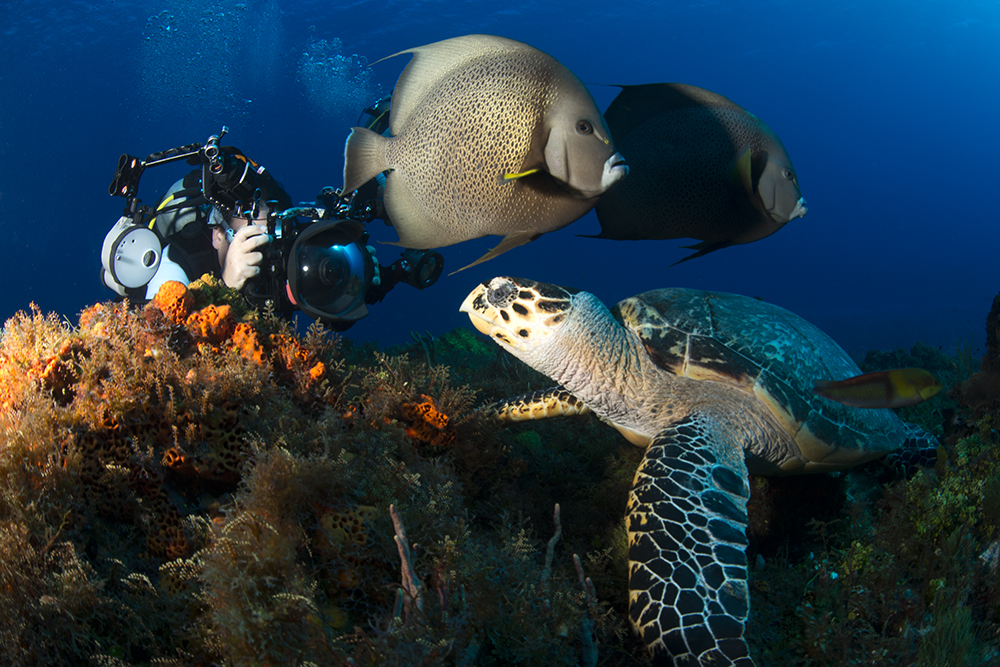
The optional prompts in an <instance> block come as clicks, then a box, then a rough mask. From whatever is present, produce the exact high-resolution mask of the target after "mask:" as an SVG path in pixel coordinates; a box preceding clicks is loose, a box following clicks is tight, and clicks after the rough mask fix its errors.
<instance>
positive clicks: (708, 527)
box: [626, 413, 753, 667]
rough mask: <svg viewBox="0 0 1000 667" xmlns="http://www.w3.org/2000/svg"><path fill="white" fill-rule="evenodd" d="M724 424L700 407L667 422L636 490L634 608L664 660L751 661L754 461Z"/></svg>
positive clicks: (631, 520) (630, 518)
mask: <svg viewBox="0 0 1000 667" xmlns="http://www.w3.org/2000/svg"><path fill="white" fill-rule="evenodd" d="M721 431H722V428H721V427H720V426H719V425H718V423H717V422H716V421H715V420H714V419H713V418H712V417H711V416H710V415H705V414H702V413H695V414H693V415H690V416H688V417H686V418H684V419H682V420H681V421H678V422H676V423H675V424H673V425H671V426H670V427H668V428H666V429H665V430H663V431H661V432H660V433H659V434H658V435H657V436H656V437H654V438H653V440H652V441H651V442H650V444H649V447H648V448H647V450H646V455H645V458H644V459H643V461H642V465H640V466H639V470H638V471H637V472H636V475H635V481H634V482H633V484H632V491H631V492H630V493H629V500H628V510H627V514H626V525H627V526H628V539H629V554H628V555H629V616H630V617H631V619H632V624H633V626H634V627H635V628H636V630H637V632H638V633H639V634H640V635H641V636H642V639H643V641H644V642H645V644H646V647H647V648H648V649H649V651H650V653H651V654H652V656H653V659H654V662H655V663H657V664H661V663H662V664H666V665H671V664H676V665H691V666H694V665H712V666H713V667H722V666H724V665H736V666H738V667H750V666H752V665H753V661H752V660H751V659H750V653H749V650H748V649H747V644H746V641H745V640H744V639H743V628H744V624H745V622H746V619H747V614H748V612H749V609H750V595H749V591H748V588H747V558H746V547H747V539H746V527H747V513H746V505H747V500H748V498H749V489H748V485H747V469H746V465H745V464H744V462H743V453H742V451H741V448H740V447H738V446H736V445H734V443H733V442H732V441H731V440H730V439H728V438H727V437H726V435H725V434H724V433H722V432H721ZM671 660H672V661H673V662H671Z"/></svg>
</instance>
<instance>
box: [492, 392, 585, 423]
mask: <svg viewBox="0 0 1000 667" xmlns="http://www.w3.org/2000/svg"><path fill="white" fill-rule="evenodd" d="M483 411H484V412H485V413H486V414H488V415H491V416H492V417H494V418H495V419H497V420H498V421H502V422H523V421H532V420H534V419H548V418H549V417H569V416H571V415H583V414H587V413H588V412H590V408H588V407H587V406H586V405H584V404H583V401H581V400H580V399H578V398H577V397H576V396H574V395H573V394H571V393H569V392H568V391H566V390H565V389H563V388H562V387H550V388H549V389H539V390H538V391H533V392H531V393H530V394H523V395H521V396H517V397H515V398H511V399H507V400H503V401H497V402H496V403H491V404H490V405H487V406H486V407H485V408H483Z"/></svg>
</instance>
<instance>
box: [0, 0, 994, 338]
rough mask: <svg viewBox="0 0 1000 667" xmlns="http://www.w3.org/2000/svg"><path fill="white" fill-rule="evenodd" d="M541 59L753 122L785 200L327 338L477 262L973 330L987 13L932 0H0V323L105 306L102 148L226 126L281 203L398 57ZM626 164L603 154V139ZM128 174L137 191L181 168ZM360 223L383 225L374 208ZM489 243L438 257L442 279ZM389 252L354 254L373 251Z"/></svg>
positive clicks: (568, 235) (589, 220) (863, 327)
mask: <svg viewBox="0 0 1000 667" xmlns="http://www.w3.org/2000/svg"><path fill="white" fill-rule="evenodd" d="M478 32H481V33H492V34H497V35H503V36H506V37H510V38H513V39H518V40H521V41H524V42H527V43H529V44H531V45H533V46H535V47H537V48H539V49H541V50H543V51H546V52H548V53H550V54H551V55H553V56H555V57H556V58H558V59H559V60H560V61H562V62H563V63H564V64H565V65H566V66H568V67H569V68H570V69H571V70H573V71H574V72H575V73H576V74H577V75H578V76H579V77H580V78H581V79H583V80H584V81H585V82H587V83H588V84H592V87H591V90H592V92H593V93H594V96H595V98H596V99H597V101H598V104H599V106H601V108H602V109H603V108H605V107H606V106H607V104H608V103H610V101H611V100H612V99H613V98H614V95H615V93H616V91H617V89H615V88H613V87H609V86H606V85H600V84H634V83H647V82H658V81H672V82H682V83H689V84H694V85H697V86H701V87H704V88H708V89H709V90H712V91H714V92H717V93H720V94H722V95H725V96H727V97H729V98H730V99H731V100H733V101H734V102H736V103H738V104H740V105H742V106H743V107H745V108H746V109H748V110H750V111H752V112H753V113H755V114H756V115H758V116H759V117H760V118H762V119H763V120H764V121H765V122H766V123H767V124H768V125H770V127H771V128H772V129H774V130H775V131H776V132H777V134H778V135H779V136H780V137H781V139H782V141H783V142H784V144H785V146H786V147H787V149H788V151H789V154H790V155H791V157H792V159H793V160H794V163H795V167H796V169H797V171H798V174H799V182H800V184H801V187H802V192H803V195H804V196H805V198H806V199H807V200H808V204H809V213H808V215H807V216H806V217H804V218H802V219H798V220H794V221H793V222H791V223H789V224H788V225H787V226H786V227H785V228H784V229H783V230H781V231H780V232H778V233H777V234H775V235H774V236H771V237H769V238H766V239H764V240H762V241H759V242H756V243H753V244H749V245H743V246H736V247H732V248H727V249H724V250H722V251H719V252H716V253H713V254H711V255H709V256H707V257H704V258H701V259H698V260H695V261H691V262H686V263H684V264H682V265H679V266H674V267H670V266H669V265H670V264H672V263H673V262H675V261H677V260H678V259H680V258H682V257H684V256H685V255H686V254H688V253H689V252H690V251H688V250H684V249H682V248H679V247H678V246H680V245H683V244H685V241H683V240H673V241H646V242H615V241H606V240H598V239H585V238H578V237H577V236H576V234H596V233H597V232H598V231H599V225H598V223H597V219H596V217H595V215H594V214H593V213H590V214H588V215H587V216H585V217H584V218H582V219H581V220H579V221H577V222H576V223H574V224H572V225H570V226H569V227H567V228H565V229H563V230H560V231H558V232H555V233H551V234H547V235H545V236H543V237H542V238H540V239H539V240H537V241H535V242H534V243H531V244H529V245H528V246H525V247H522V248H518V249H515V250H513V251H511V252H508V253H507V254H504V255H502V256H501V257H499V258H497V259H495V260H492V261H489V262H487V263H485V264H482V265H479V266H477V267H474V268H472V269H469V270H467V271H463V272H461V273H459V274H457V275H454V276H445V277H442V278H441V280H440V281H439V282H438V284H436V285H435V286H434V287H432V288H430V289H427V290H425V291H422V292H417V291H414V290H412V289H411V288H409V287H407V286H399V287H398V288H397V289H396V290H395V291H393V292H392V293H390V294H389V295H388V296H387V297H386V299H385V300H384V301H383V302H382V303H381V304H376V305H374V306H372V307H371V308H370V315H369V317H368V318H367V319H366V320H364V321H362V322H361V323H359V324H358V325H357V326H355V327H354V328H353V329H351V330H350V331H349V332H348V334H347V335H348V336H349V337H350V338H353V339H356V340H367V339H377V340H379V341H380V342H382V343H384V344H392V343H399V342H408V341H409V333H410V332H411V331H423V330H429V331H430V332H431V334H433V335H440V334H442V333H444V332H446V331H448V330H450V329H452V328H455V327H459V326H468V320H467V318H466V317H465V316H464V315H461V314H460V313H458V306H459V304H460V303H461V301H462V299H463V298H464V296H465V295H466V294H467V293H468V292H469V291H470V289H471V288H472V287H473V286H474V285H475V284H476V283H478V282H480V281H482V280H486V279H488V278H491V277H493V276H495V275H501V274H506V275H523V276H526V277H531V278H536V279H540V280H544V281H548V282H555V283H561V284H565V285H571V286H574V287H579V288H582V289H587V290H589V291H592V292H594V293H596V294H598V295H599V296H600V297H601V298H602V299H604V300H605V301H606V302H608V303H613V302H615V301H617V300H619V299H621V298H624V297H626V296H629V295H632V294H635V293H638V292H641V291H645V290H647V289H653V288H657V287H664V286H684V287H696V288H704V289H715V290H723V291H732V292H738V293H743V294H748V295H752V296H759V297H761V298H763V299H765V300H767V301H771V302H773V303H776V304H779V305H781V306H784V307H786V308H789V309H790V310H792V311H794V312H796V313H798V314H800V315H802V316H804V317H806V318H807V319H809V320H811V321H813V322H815V323H816V324H818V325H819V326H820V327H822V328H823V329H825V330H826V331H827V332H828V333H830V334H831V335H832V336H833V337H834V338H835V339H836V340H837V341H838V342H840V343H841V344H842V345H843V346H844V347H845V348H846V349H847V350H848V351H850V352H852V353H855V354H861V353H863V351H864V350H866V349H869V348H873V347H878V348H894V347H909V346H910V345H912V344H913V343H914V342H915V341H918V340H919V341H924V342H927V343H930V344H932V345H935V346H941V347H943V348H945V349H946V350H947V349H950V348H952V347H953V346H954V345H955V344H956V342H959V343H963V344H964V343H968V341H969V340H970V337H971V339H972V340H974V342H975V344H976V346H977V347H981V346H982V342H983V330H984V319H985V316H986V313H987V311H988V310H989V307H990V304H991V302H992V299H993V296H994V295H995V294H996V293H997V291H998V290H1000V279H998V271H997V259H996V257H997V248H998V246H1000V243H998V241H1000V229H998V223H1000V215H998V212H997V204H996V196H995V192H996V191H997V183H998V181H1000V167H998V165H997V161H996V159H995V153H996V148H997V115H996V109H997V108H998V107H1000V86H998V85H997V82H998V81H1000V4H998V3H996V2H992V1H978V2H977V1H972V0H935V1H901V0H892V1H890V0H874V1H871V2H864V3H861V2H838V3H808V6H807V5H805V4H804V3H796V2H791V1H786V0H755V1H744V0H739V1H737V0H731V1H715V2H713V1H703V2H689V3H683V2H676V3H675V2H670V3H667V2H653V1H637V2H630V3H608V2H594V1H593V0H578V1H577V2H572V3H569V2H547V1H545V0H536V1H535V2H507V3H503V4H499V5H498V4H496V3H484V2H473V1H466V2H460V1H457V0H448V1H447V2H444V1H432V0H423V1H421V0H405V1H400V0H383V1H379V2H376V1H356V2H340V3H337V2H334V3H331V2H325V1H324V2H321V1H318V0H249V1H248V2H237V1H236V0H208V1H207V2H206V1H204V0H199V1H198V2H194V1H193V0H174V1H172V2H164V1H162V0H115V1H109V2H85V1H83V0H75V1H72V2H70V1H67V0H60V1H59V2H55V1H54V0H31V1H30V2H29V1H28V0H6V2H5V3H3V6H2V7H0V36H2V39H0V230H2V232H3V238H4V240H5V242H6V243H5V246H4V251H3V257H4V261H3V263H2V266H0V279H2V283H3V284H4V285H6V286H7V288H6V289H5V290H3V291H2V294H0V317H2V318H4V319H6V318H7V317H9V316H11V315H12V314H13V313H14V312H15V311H17V310H19V309H24V308H26V307H27V305H28V303H29V302H35V303H37V304H38V305H39V306H40V307H41V309H42V310H43V311H56V312H59V313H62V314H65V315H66V316H67V317H68V318H70V319H71V320H74V319H75V315H76V314H77V313H78V312H79V311H80V310H81V309H83V308H84V307H86V306H87V305H88V304H90V303H93V302H94V301H97V300H101V299H105V298H109V297H110V296H111V293H110V292H109V291H108V290H107V289H106V288H104V287H103V286H102V285H101V283H100V280H99V268H100V258H99V251H100V248H101V243H102V241H103V238H104V235H105V233H106V232H107V230H108V229H109V227H110V226H111V225H112V224H113V223H114V221H115V220H116V219H117V218H118V216H119V214H120V212H121V208H122V200H120V199H112V198H111V197H109V196H108V194H107V186H108V183H109V182H110V180H111V176H112V174H113V172H114V168H115V166H116V164H117V159H118V156H119V155H120V154H121V153H125V152H127V153H131V154H134V155H139V156H145V155H147V154H149V153H152V152H154V151H159V150H163V149H166V148H169V147H173V146H178V145H181V144H187V143H191V142H195V141H203V140H204V139H205V138H206V137H207V136H208V135H209V134H212V133H216V132H218V131H219V129H220V128H221V126H222V125H227V126H228V127H229V128H230V135H229V137H228V138H227V140H228V141H229V142H231V143H233V144H235V145H237V146H239V147H241V148H242V149H243V151H245V152H246V153H247V154H248V155H250V156H251V157H253V158H254V159H255V160H257V161H258V162H260V163H262V164H264V165H265V166H266V167H267V168H268V169H270V171H271V172H272V173H273V174H274V175H275V176H276V177H277V178H278V179H279V180H280V181H281V182H282V183H283V184H284V185H285V186H286V188H287V189H288V190H289V192H290V193H291V195H292V197H293V198H294V199H296V200H307V199H312V197H313V196H314V195H315V194H316V193H317V192H318V191H319V189H320V188H322V187H323V186H326V185H333V186H339V185H340V184H341V183H342V166H343V143H344V140H345V138H346V136H347V133H348V130H349V127H350V126H351V125H352V124H354V123H355V121H356V118H357V115H358V111H359V110H360V109H361V108H362V107H363V106H364V105H365V104H367V103H368V102H369V101H371V100H374V99H375V97H377V96H378V95H380V94H383V93H386V92H388V91H389V90H391V88H392V86H393V83H394V81H395V79H396V77H397V76H398V74H399V72H400V71H401V68H402V67H403V66H404V65H405V60H404V59H403V58H398V59H392V60H388V61H385V62H382V63H378V64H377V65H375V66H374V67H372V68H371V69H370V70H368V69H366V68H365V67H364V65H365V63H366V62H368V61H370V62H374V61H376V60H378V59H379V58H382V57H384V56H387V55H390V54H392V53H395V52H397V51H400V50H403V49H406V48H410V47H413V46H418V45H422V44H426V43H430V42H433V41H437V40H440V39H445V38H448V37H453V36H457V35H462V34H467V33H478ZM625 157H626V158H627V157H628V156H627V155H626V156H625ZM183 170H184V168H183V167H180V166H178V167H173V166H170V167H162V168H158V169H157V170H151V171H150V172H148V173H147V175H146V176H145V177H144V179H143V184H142V188H141V190H140V192H141V194H142V196H143V198H144V200H145V201H147V202H148V203H152V202H153V201H154V200H155V198H156V194H157V192H158V191H159V189H161V188H163V187H166V185H168V184H169V183H170V182H172V181H173V180H174V179H176V178H178V177H179V176H180V175H182V173H183ZM370 227H371V232H372V236H373V239H374V240H381V241H392V240H395V238H396V237H395V234H394V232H393V231H392V230H391V229H390V228H386V227H384V226H382V225H381V223H374V224H373V225H371V226H370ZM497 241H498V239H497V238H495V237H490V238H487V239H480V240H477V241H470V242H466V243H463V244H460V245H456V246H450V247H447V248H444V249H442V250H441V252H442V254H443V255H444V257H445V260H446V272H447V271H451V270H454V269H456V268H458V267H461V266H464V265H465V264H468V263H469V262H471V261H472V260H474V259H475V258H477V257H479V256H480V255H481V254H483V253H484V252H485V251H486V250H487V249H488V248H490V247H492V246H493V245H495V244H496V242H497ZM398 252H399V251H398V249H396V248H395V247H394V246H388V245H385V246H380V247H379V251H378V256H379V259H380V260H381V261H382V263H384V264H388V263H389V262H390V261H391V260H392V259H394V258H395V257H396V256H398Z"/></svg>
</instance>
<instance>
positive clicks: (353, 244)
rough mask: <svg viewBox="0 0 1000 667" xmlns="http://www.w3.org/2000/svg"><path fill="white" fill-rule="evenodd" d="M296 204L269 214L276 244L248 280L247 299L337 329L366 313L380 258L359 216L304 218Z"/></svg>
mask: <svg viewBox="0 0 1000 667" xmlns="http://www.w3.org/2000/svg"><path fill="white" fill-rule="evenodd" d="M297 212H301V209H291V210H289V211H284V212H282V213H277V214H271V215H269V216H268V222H267V233H268V234H269V235H270V236H271V239H272V240H271V243H269V244H268V245H267V246H265V247H264V249H263V254H264V259H263V261H262V262H261V265H260V269H261V272H260V275H258V276H257V277H256V278H253V279H251V280H249V281H247V284H246V285H245V286H244V288H243V294H244V296H245V297H246V299H247V300H248V301H249V302H250V303H251V304H253V305H254V306H257V307H269V308H272V309H274V310H275V311H276V312H279V313H282V314H285V315H290V314H291V312H292V311H294V310H301V311H302V312H303V313H305V314H306V315H308V316H309V317H312V318H313V319H315V320H318V321H320V322H322V323H323V324H324V325H326V326H329V327H331V328H334V329H346V328H347V327H349V326H350V325H351V324H354V323H355V322H356V321H358V320H359V319H361V318H362V317H365V316H366V315H367V314H368V308H367V307H366V306H365V295H366V293H367V291H368V288H369V286H370V285H371V283H372V281H373V280H374V277H375V262H374V260H373V259H372V256H371V254H370V253H369V252H368V248H367V246H366V245H365V241H367V239H368V235H367V233H366V232H365V227H364V223H362V222H359V221H357V220H347V219H342V220H322V219H319V218H317V219H311V220H309V221H308V222H305V223H299V222H298V220H297V218H296V217H295V213H297Z"/></svg>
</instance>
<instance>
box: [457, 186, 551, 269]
mask: <svg viewBox="0 0 1000 667" xmlns="http://www.w3.org/2000/svg"><path fill="white" fill-rule="evenodd" d="M539 171H541V170H540V169H538V168H535V169H529V170H527V171H520V172H518V173H516V174H504V175H503V178H502V179H500V182H501V183H513V182H514V181H516V180H518V179H519V178H524V177H525V176H531V175H532V174H537V173H538V172H539ZM470 266H471V265H470Z"/></svg>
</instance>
